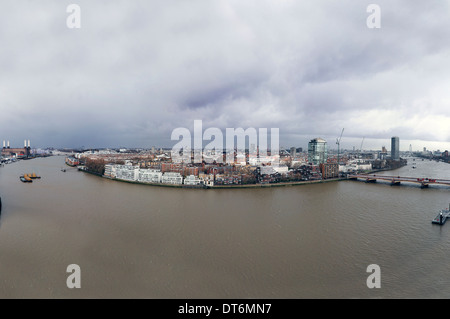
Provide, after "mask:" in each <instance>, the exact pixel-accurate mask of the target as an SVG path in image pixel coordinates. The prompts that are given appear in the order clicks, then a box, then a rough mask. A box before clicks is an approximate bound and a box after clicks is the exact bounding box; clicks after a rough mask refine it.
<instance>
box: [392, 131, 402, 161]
mask: <svg viewBox="0 0 450 319" xmlns="http://www.w3.org/2000/svg"><path fill="white" fill-rule="evenodd" d="M391 159H393V160H394V161H398V160H399V159H400V139H399V138H398V137H397V136H394V137H392V138H391Z"/></svg>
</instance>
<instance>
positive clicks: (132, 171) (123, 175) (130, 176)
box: [116, 165, 139, 181]
mask: <svg viewBox="0 0 450 319" xmlns="http://www.w3.org/2000/svg"><path fill="white" fill-rule="evenodd" d="M116 178H117V179H123V180H126V181H137V180H138V178H139V166H131V165H116Z"/></svg>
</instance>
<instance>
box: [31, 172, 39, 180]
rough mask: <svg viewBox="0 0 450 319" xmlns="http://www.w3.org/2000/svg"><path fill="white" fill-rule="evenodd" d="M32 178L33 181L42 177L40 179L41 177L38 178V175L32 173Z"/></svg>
mask: <svg viewBox="0 0 450 319" xmlns="http://www.w3.org/2000/svg"><path fill="white" fill-rule="evenodd" d="M30 178H31V179H36V178H38V179H39V178H41V177H40V176H37V175H36V173H32V174H31V175H30Z"/></svg>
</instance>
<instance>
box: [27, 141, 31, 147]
mask: <svg viewBox="0 0 450 319" xmlns="http://www.w3.org/2000/svg"><path fill="white" fill-rule="evenodd" d="M28 148H31V143H30V140H28Z"/></svg>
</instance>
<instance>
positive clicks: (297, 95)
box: [0, 1, 450, 150]
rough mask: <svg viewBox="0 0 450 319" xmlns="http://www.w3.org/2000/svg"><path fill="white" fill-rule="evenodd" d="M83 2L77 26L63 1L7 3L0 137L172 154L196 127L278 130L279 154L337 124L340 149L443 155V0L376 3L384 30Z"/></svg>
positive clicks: (327, 4)
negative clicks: (178, 137)
mask: <svg viewBox="0 0 450 319" xmlns="http://www.w3.org/2000/svg"><path fill="white" fill-rule="evenodd" d="M77 3H78V4H79V6H80V8H81V21H82V22H81V28H80V29H69V28H67V26H66V18H67V17H68V13H67V12H66V6H67V5H66V4H63V3H58V4H56V3H50V2H40V3H30V2H26V3H25V2H15V3H14V4H12V3H11V4H4V5H3V6H2V12H1V13H0V26H1V27H2V30H5V31H4V32H3V33H2V35H1V38H2V41H3V43H4V48H5V50H3V51H2V53H0V61H1V63H2V73H3V77H2V79H1V80H0V93H1V94H0V103H1V104H0V105H1V110H2V113H3V116H2V117H1V119H0V137H1V138H2V139H9V140H11V142H12V141H13V140H14V141H15V142H14V143H15V144H16V145H19V144H18V143H21V140H23V139H24V138H28V137H30V136H31V137H32V140H33V143H34V145H39V146H41V147H51V146H53V147H80V146H82V145H85V146H86V147H114V146H120V145H123V146H127V147H151V146H152V145H158V146H159V145H160V146H163V147H170V146H172V145H173V144H174V142H172V141H171V140H170V133H171V132H172V130H173V129H175V128H177V127H190V123H192V121H193V120H195V119H202V120H203V121H204V122H205V125H208V126H213V127H218V128H220V129H222V130H225V128H226V127H243V128H247V127H255V128H258V127H278V128H280V145H285V146H286V147H289V146H302V147H306V145H307V143H308V141H309V140H311V139H312V138H315V137H322V138H324V139H326V140H329V141H332V140H334V139H335V138H336V137H337V136H338V135H339V133H340V130H341V129H342V127H345V128H346V129H345V134H344V136H343V139H342V147H343V148H347V149H351V148H352V147H353V146H355V147H356V148H359V144H360V141H361V139H362V138H363V137H365V142H364V143H365V145H367V147H368V148H372V149H378V148H380V147H381V146H383V144H388V143H387V142H384V143H379V142H378V141H384V140H388V139H389V138H390V137H391V136H401V138H402V140H403V141H405V144H404V145H403V147H404V149H401V150H408V146H409V144H412V145H413V147H414V148H416V149H421V148H423V147H428V148H431V149H448V148H450V147H448V145H450V144H448V143H447V142H446V141H447V140H448V138H449V137H450V128H448V126H447V125H446V122H447V121H448V120H449V117H450V114H449V113H448V112H449V111H448V110H449V109H450V108H449V101H450V96H449V93H448V90H447V87H448V86H449V83H448V82H449V80H448V78H447V76H446V75H447V74H448V72H449V69H450V64H449V62H448V59H447V58H446V57H447V54H448V52H449V50H450V44H448V42H447V41H442V39H443V38H446V37H447V36H448V35H449V33H450V31H449V30H450V21H448V19H447V17H448V13H449V6H448V3H446V2H438V1H432V2H431V3H430V2H429V3H423V2H419V1H413V2H411V1H398V2H396V3H391V2H388V1H378V4H379V5H380V7H381V17H382V20H381V21H382V24H381V28H380V29H369V28H368V27H367V25H366V19H367V17H368V15H369V14H368V13H367V11H366V9H367V4H365V3H355V2H354V1H340V2H339V3H336V2H333V1H319V2H314V4H308V3H296V2H292V1H285V2H279V1H276V2H275V1H266V2H263V3H261V2H258V5H257V6H256V3H255V2H251V3H240V2H237V1H218V2H214V3H210V2H204V1H195V2H191V3H189V4H182V3H173V4H166V3H163V2H161V1H136V2H133V3H129V2H125V1H117V2H115V3H114V5H112V4H105V3H102V2H92V1H78V2H77ZM254 5H255V6H254ZM430 17H433V21H430ZM431 22H432V23H431ZM7 30H14V32H11V31H7ZM344 35H345V36H344ZM412 47H414V50H411V48H412ZM16 137H17V138H16ZM420 140H423V141H420ZM331 144H333V143H330V149H333V147H334V145H331ZM415 145H417V146H415ZM435 145H436V146H435ZM437 145H440V146H437Z"/></svg>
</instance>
